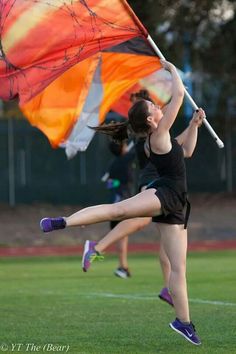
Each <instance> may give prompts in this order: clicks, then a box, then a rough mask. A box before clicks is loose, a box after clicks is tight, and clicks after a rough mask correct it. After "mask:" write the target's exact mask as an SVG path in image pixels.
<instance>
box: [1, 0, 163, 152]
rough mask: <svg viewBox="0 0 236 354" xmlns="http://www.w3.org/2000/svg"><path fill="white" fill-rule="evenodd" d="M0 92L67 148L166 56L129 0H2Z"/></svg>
mask: <svg viewBox="0 0 236 354" xmlns="http://www.w3.org/2000/svg"><path fill="white" fill-rule="evenodd" d="M0 11H1V19H0V21H1V26H0V31H1V33H0V35H1V37H0V38H1V42H0V59H1V60H0V97H1V98H3V99H5V100H10V99H13V98H16V97H17V98H18V99H19V105H20V108H21V109H22V111H23V112H24V114H25V116H26V117H27V119H28V120H29V121H30V123H31V124H32V125H34V126H36V127H38V128H39V129H40V130H41V131H42V132H43V133H44V134H45V135H46V136H47V137H48V139H49V141H50V143H51V145H52V146H53V147H58V146H63V147H65V148H66V151H67V155H68V156H70V157H71V156H73V155H74V154H75V153H76V152H77V151H78V150H80V151H81V150H82V151H83V150H85V149H86V148H87V146H88V144H89V142H90V140H91V138H92V136H93V134H94V132H93V131H92V130H91V129H89V128H88V127H87V125H90V126H95V125H98V124H101V123H102V122H103V121H104V119H105V116H106V114H107V112H108V111H109V110H110V109H111V107H112V105H113V104H114V103H115V102H117V101H118V100H119V98H120V97H122V95H123V94H124V93H125V92H126V91H127V90H129V89H131V88H132V87H134V85H135V84H137V83H138V85H140V82H141V81H140V80H142V79H143V78H145V77H148V76H149V75H150V74H151V73H153V72H157V71H158V70H159V69H160V68H161V64H160V62H159V59H158V58H157V56H156V54H155V53H154V51H153V50H152V48H151V47H150V45H149V44H148V42H147V41H146V37H147V31H146V29H145V28H144V27H143V26H142V24H141V23H140V22H139V20H138V19H137V17H136V16H135V14H134V13H133V12H132V10H131V9H130V7H129V6H128V4H127V3H126V1H124V0H87V1H85V0H80V1H73V0H47V1H44V0H37V1H34V0H0Z"/></svg>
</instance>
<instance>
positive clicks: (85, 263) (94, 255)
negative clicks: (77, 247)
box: [82, 240, 104, 272]
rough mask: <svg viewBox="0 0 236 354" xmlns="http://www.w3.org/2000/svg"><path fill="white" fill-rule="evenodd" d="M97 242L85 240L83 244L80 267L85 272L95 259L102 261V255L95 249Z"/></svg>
mask: <svg viewBox="0 0 236 354" xmlns="http://www.w3.org/2000/svg"><path fill="white" fill-rule="evenodd" d="M96 244H97V242H94V241H88V240H87V241H86V242H85V245H84V253H83V258H82V268H83V271H84V272H87V270H88V269H89V267H90V265H91V263H92V262H93V261H95V260H98V261H102V260H103V259H104V257H103V256H102V255H101V254H100V253H99V252H97V251H96V250H95V246H96Z"/></svg>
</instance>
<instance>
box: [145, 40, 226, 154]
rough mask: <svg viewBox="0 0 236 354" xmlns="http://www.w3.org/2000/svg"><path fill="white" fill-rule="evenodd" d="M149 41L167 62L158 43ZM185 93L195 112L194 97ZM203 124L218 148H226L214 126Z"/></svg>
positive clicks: (204, 122) (159, 55) (207, 123)
mask: <svg viewBox="0 0 236 354" xmlns="http://www.w3.org/2000/svg"><path fill="white" fill-rule="evenodd" d="M147 40H148V42H149V44H150V45H151V47H152V48H153V50H154V51H155V53H156V54H157V55H158V57H159V58H160V59H164V60H166V59H165V57H164V55H163V54H162V53H161V51H160V50H159V48H158V47H157V45H156V43H155V42H154V41H153V39H152V37H151V36H150V35H148V37H147ZM184 93H185V96H186V97H187V99H188V100H189V102H190V103H191V105H192V107H193V108H194V109H195V110H196V109H198V108H199V107H198V106H197V105H196V103H195V102H194V100H193V99H192V97H191V96H190V94H189V93H188V91H187V89H186V88H184ZM203 124H204V125H205V127H206V128H207V130H208V131H209V133H210V134H211V136H212V137H213V139H214V140H215V142H216V144H217V145H218V147H219V148H223V147H224V143H223V141H222V140H220V138H219V137H218V135H217V134H216V132H215V131H214V129H213V128H212V126H211V125H210V124H209V122H208V121H207V119H206V118H204V120H203Z"/></svg>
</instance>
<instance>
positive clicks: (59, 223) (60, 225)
mask: <svg viewBox="0 0 236 354" xmlns="http://www.w3.org/2000/svg"><path fill="white" fill-rule="evenodd" d="M65 227H66V222H65V220H64V219H63V218H62V217H58V218H44V219H42V220H41V221H40V228H41V230H42V231H43V232H51V231H53V230H59V229H64V228H65Z"/></svg>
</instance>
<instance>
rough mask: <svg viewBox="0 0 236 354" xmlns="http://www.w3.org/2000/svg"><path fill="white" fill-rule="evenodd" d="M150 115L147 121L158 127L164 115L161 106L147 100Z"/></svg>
mask: <svg viewBox="0 0 236 354" xmlns="http://www.w3.org/2000/svg"><path fill="white" fill-rule="evenodd" d="M146 104H147V109H148V113H149V116H148V117H147V122H148V124H149V125H151V126H152V127H157V126H158V123H159V122H160V120H161V119H162V117H163V112H162V110H161V107H160V106H158V105H157V104H154V103H152V102H150V101H146Z"/></svg>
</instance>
